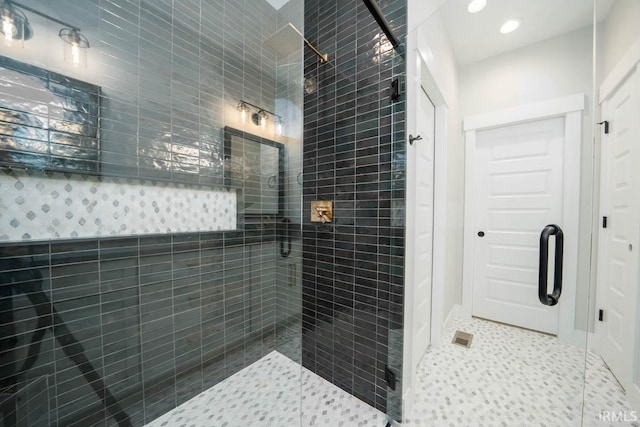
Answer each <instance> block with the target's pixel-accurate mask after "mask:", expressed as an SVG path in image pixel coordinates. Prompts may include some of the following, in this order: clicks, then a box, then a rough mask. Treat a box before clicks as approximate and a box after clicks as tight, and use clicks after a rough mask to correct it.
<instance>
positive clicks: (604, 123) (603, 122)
mask: <svg viewBox="0 0 640 427" xmlns="http://www.w3.org/2000/svg"><path fill="white" fill-rule="evenodd" d="M596 124H598V125H604V133H605V135H606V134H608V133H609V121H608V120H604V121H602V122H598V123H596Z"/></svg>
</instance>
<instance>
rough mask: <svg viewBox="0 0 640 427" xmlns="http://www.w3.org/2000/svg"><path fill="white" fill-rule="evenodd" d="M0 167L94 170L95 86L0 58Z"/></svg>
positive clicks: (96, 163)
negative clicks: (0, 94) (0, 87)
mask: <svg viewBox="0 0 640 427" xmlns="http://www.w3.org/2000/svg"><path fill="white" fill-rule="evenodd" d="M0 85H1V86H2V89H3V91H2V92H3V93H2V97H1V99H0V165H2V166H8V167H12V168H35V169H42V170H56V171H73V172H84V173H89V172H94V173H96V172H98V170H99V165H100V164H99V158H100V140H99V131H98V128H99V115H100V87H98V86H95V85H92V84H90V83H85V82H82V81H80V80H77V79H73V78H71V77H67V76H64V75H62V74H58V73H54V72H51V71H48V70H45V69H43V68H40V67H36V66H34V65H30V64H27V63H24V62H21V61H17V60H15V59H12V58H8V57H6V56H0Z"/></svg>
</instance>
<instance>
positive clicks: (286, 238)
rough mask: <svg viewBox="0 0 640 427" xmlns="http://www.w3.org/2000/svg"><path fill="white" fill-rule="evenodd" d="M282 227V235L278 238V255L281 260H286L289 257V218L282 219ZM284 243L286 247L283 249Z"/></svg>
mask: <svg viewBox="0 0 640 427" xmlns="http://www.w3.org/2000/svg"><path fill="white" fill-rule="evenodd" d="M282 227H283V228H284V230H282V231H283V234H284V235H282V236H281V237H280V255H281V256H282V257H283V258H287V257H288V256H289V255H291V220H290V219H289V218H283V219H282ZM285 243H286V244H287V247H286V248H285Z"/></svg>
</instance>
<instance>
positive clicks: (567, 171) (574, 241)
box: [462, 93, 586, 345]
mask: <svg viewBox="0 0 640 427" xmlns="http://www.w3.org/2000/svg"><path fill="white" fill-rule="evenodd" d="M584 106H585V95H584V94H582V93H580V94H576V95H570V96H566V97H562V98H555V99H551V100H549V101H544V102H538V103H535V104H528V105H523V106H518V107H514V108H508V109H505V110H500V111H493V112H489V113H483V114H479V115H475V116H470V117H466V118H465V119H464V121H463V130H464V132H465V191H464V201H465V205H464V206H465V209H464V255H463V257H464V261H463V275H462V314H463V315H464V316H465V317H469V318H470V317H471V313H472V300H473V270H474V256H473V254H474V244H475V242H476V239H475V233H476V226H475V218H476V214H475V206H476V203H475V194H474V192H473V187H474V185H473V184H474V177H475V174H474V172H475V170H474V163H475V158H476V154H475V153H476V132H478V131H481V130H487V129H491V128H495V127H501V126H508V125H515V124H519V123H526V122H533V121H538V120H543V119H550V118H555V117H564V119H565V146H564V159H565V165H564V166H565V167H564V179H563V182H564V200H563V208H562V209H563V216H564V217H565V218H575V220H574V221H573V220H569V221H565V223H564V225H563V229H564V235H565V243H564V244H565V249H564V256H565V262H564V280H563V286H562V298H561V299H560V302H559V303H558V307H559V328H558V338H559V339H560V340H561V341H564V342H568V343H573V344H576V345H584V342H585V339H586V337H585V333H584V332H581V331H576V330H575V327H574V324H575V319H574V317H575V308H576V278H577V267H578V218H579V209H580V207H579V202H580V194H579V193H580V191H579V190H580V145H581V135H582V110H584Z"/></svg>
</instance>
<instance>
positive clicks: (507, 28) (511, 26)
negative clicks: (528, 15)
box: [500, 18, 521, 34]
mask: <svg viewBox="0 0 640 427" xmlns="http://www.w3.org/2000/svg"><path fill="white" fill-rule="evenodd" d="M520 21H521V19H520V18H514V19H509V20H508V21H507V22H505V23H504V24H502V27H500V32H501V33H502V34H509V33H512V32H514V31H515V30H517V29H518V27H519V26H520Z"/></svg>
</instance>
